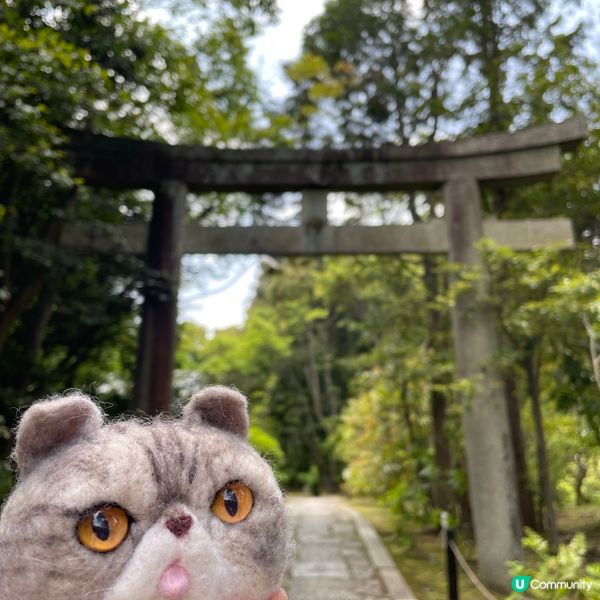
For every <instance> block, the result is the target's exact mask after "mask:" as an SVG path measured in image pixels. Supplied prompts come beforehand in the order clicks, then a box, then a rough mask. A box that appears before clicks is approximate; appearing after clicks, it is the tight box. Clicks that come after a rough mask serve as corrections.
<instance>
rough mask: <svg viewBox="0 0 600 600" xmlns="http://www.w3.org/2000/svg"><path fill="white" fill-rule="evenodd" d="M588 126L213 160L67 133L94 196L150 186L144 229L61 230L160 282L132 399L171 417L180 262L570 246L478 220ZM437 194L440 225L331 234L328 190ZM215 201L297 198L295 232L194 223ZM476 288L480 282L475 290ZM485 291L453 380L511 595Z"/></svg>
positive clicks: (509, 498)
mask: <svg viewBox="0 0 600 600" xmlns="http://www.w3.org/2000/svg"><path fill="white" fill-rule="evenodd" d="M585 131H586V125H585V121H584V120H583V119H581V118H574V119H571V120H569V121H566V122H564V123H561V124H551V125H545V126H541V127H536V128H531V129H528V130H523V131H519V132H517V133H513V134H504V133H502V134H493V135H487V136H482V137H479V138H473V139H468V140H461V141H457V142H444V143H431V144H425V145H421V146H414V147H406V146H401V147H397V146H385V147H381V148H364V149H344V150H333V149H323V150H306V149H300V150H294V149H279V148H277V149H276V148H264V149H242V150H232V149H217V148H206V147H194V146H171V145H167V144H163V143H157V142H148V141H139V140H129V139H120V138H110V137H106V136H100V135H94V134H90V133H85V132H75V131H73V132H71V142H70V144H69V146H68V152H69V153H70V154H71V157H72V161H73V164H74V166H75V171H76V174H77V175H78V176H81V177H83V178H84V180H85V181H86V183H87V184H88V185H91V186H99V187H106V188H112V189H142V188H144V189H150V190H153V191H154V195H155V199H154V204H153V213H152V219H151V223H150V226H149V227H148V226H146V225H145V224H140V225H128V226H125V225H123V226H120V227H117V228H116V229H115V231H114V234H113V235H107V234H106V230H104V231H103V232H98V231H96V230H95V229H94V228H93V227H89V226H87V227H84V226H82V225H74V226H71V227H69V228H67V229H65V232H64V235H63V240H62V241H63V244H65V245H68V246H71V247H77V248H86V249H88V250H90V249H91V250H96V251H101V252H112V251H115V250H118V251H121V252H123V251H125V252H133V253H137V254H143V253H144V252H145V253H146V264H147V266H148V268H149V269H150V270H152V271H153V272H155V273H158V274H159V277H158V280H159V281H160V285H154V286H150V285H149V286H147V287H146V291H145V302H144V308H143V320H142V326H141V329H140V343H139V349H138V372H137V376H136V384H135V394H134V395H135V402H136V406H137V407H138V408H142V409H144V410H146V411H148V412H158V411H163V410H168V409H169V406H170V401H171V383H172V370H173V363H174V358H173V357H174V349H175V331H176V314H177V290H178V283H179V265H180V259H181V256H182V254H184V253H216V254H227V253H235V254H273V255H283V256H295V255H321V254H401V253H448V254H449V257H450V260H451V261H453V262H456V263H459V264H462V265H468V266H477V265H480V264H481V257H480V255H479V252H478V250H477V247H476V243H477V241H478V240H479V239H480V238H482V237H484V236H486V237H491V238H493V239H495V240H497V241H498V242H500V243H502V244H506V245H509V246H511V247H512V248H515V249H520V250H523V249H527V248H532V247H534V246H539V245H543V244H548V243H563V244H571V243H572V233H571V227H570V223H569V222H568V221H567V220H565V219H550V220H535V221H534V220H518V221H496V220H484V219H483V218H482V209H481V201H480V198H481V196H480V193H481V188H482V187H493V186H506V185H509V184H522V183H529V182H532V181H538V180H541V179H546V178H548V177H550V176H552V175H553V174H554V173H556V172H558V171H559V170H560V167H561V153H562V152H563V151H566V150H569V149H571V148H572V147H574V146H575V145H576V144H577V143H579V142H580V141H581V140H582V139H583V137H584V135H585ZM440 188H441V190H442V196H443V200H444V202H445V207H446V208H445V210H446V212H445V217H444V219H441V220H436V221H434V222H431V223H427V224H415V225H410V226H379V227H368V226H341V227H332V226H329V225H328V224H327V205H326V193H324V191H332V190H346V191H392V190H393V191H399V190H427V189H440ZM188 191H191V192H207V191H224V192H227V191H242V192H284V191H303V192H304V197H303V211H302V225H301V226H299V227H266V226H263V227H258V226H257V227H199V226H197V225H192V224H187V223H186V222H185V216H186V194H187V193H188ZM479 285H480V286H481V287H484V286H485V283H483V282H482V283H480V284H479ZM482 291H485V289H483V290H482V289H481V288H480V289H479V290H477V291H471V292H467V293H464V294H462V295H461V296H459V298H458V299H457V301H456V304H455V306H454V308H453V333H454V343H455V349H456V360H457V371H458V373H457V374H458V376H459V377H461V378H471V379H473V380H474V381H475V382H476V391H475V393H474V395H473V397H470V398H468V399H465V403H464V417H463V427H464V434H465V447H466V454H467V468H468V478H469V493H470V501H471V506H472V511H473V523H474V532H475V540H476V544H477V552H478V562H479V570H480V573H481V575H482V577H483V578H484V580H485V581H487V582H488V583H490V584H491V585H494V586H496V587H498V588H505V587H506V586H507V584H508V580H507V576H506V569H505V561H507V560H512V559H516V558H518V557H519V556H520V533H521V528H520V518H519V509H518V501H517V493H516V488H515V486H516V477H515V470H514V458H513V452H512V446H511V443H510V432H509V423H508V415H507V408H506V405H505V401H504V397H503V393H502V389H501V385H500V380H499V376H498V373H497V372H496V370H495V368H494V364H493V361H494V358H495V353H496V351H497V349H498V345H497V340H496V326H495V323H494V319H493V315H492V314H491V312H490V311H489V309H488V308H487V307H486V306H485V305H482V304H480V303H478V302H477V296H478V295H479V293H480V292H482Z"/></svg>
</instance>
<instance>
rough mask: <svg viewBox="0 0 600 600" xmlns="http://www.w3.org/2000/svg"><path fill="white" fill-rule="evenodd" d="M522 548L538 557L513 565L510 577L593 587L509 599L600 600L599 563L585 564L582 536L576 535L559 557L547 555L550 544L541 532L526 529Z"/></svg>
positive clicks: (535, 592) (544, 591) (536, 591)
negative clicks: (525, 577)
mask: <svg viewBox="0 0 600 600" xmlns="http://www.w3.org/2000/svg"><path fill="white" fill-rule="evenodd" d="M523 547H524V548H525V549H526V550H528V551H529V552H530V553H531V554H532V555H533V556H534V557H535V558H534V560H533V561H532V562H531V563H521V562H511V563H509V572H510V574H511V576H513V577H514V576H516V575H525V576H528V575H533V579H538V580H540V581H557V582H558V581H562V582H573V583H575V582H580V581H585V582H589V583H591V584H592V587H591V589H590V591H589V592H588V591H587V590H586V589H582V590H577V589H570V590H569V589H533V588H531V587H530V588H529V589H528V590H527V593H526V594H523V593H520V592H514V593H512V594H511V595H510V596H508V598H507V600H525V599H526V598H543V599H544V600H558V599H560V598H568V599H569V600H584V599H585V600H600V563H593V564H589V565H585V563H584V558H585V553H586V539H585V535H584V534H583V533H577V534H575V535H574V536H573V538H572V539H571V541H570V542H569V543H568V544H561V545H560V546H559V548H558V553H557V554H556V556H553V555H551V554H550V553H549V552H548V542H547V541H546V540H545V539H544V538H543V537H541V536H540V535H539V534H538V533H536V532H534V531H532V530H530V529H527V533H526V535H525V537H524V538H523Z"/></svg>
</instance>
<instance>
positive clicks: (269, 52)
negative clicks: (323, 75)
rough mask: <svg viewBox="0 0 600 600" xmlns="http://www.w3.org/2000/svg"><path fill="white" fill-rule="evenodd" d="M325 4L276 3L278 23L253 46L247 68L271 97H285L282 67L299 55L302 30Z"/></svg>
mask: <svg viewBox="0 0 600 600" xmlns="http://www.w3.org/2000/svg"><path fill="white" fill-rule="evenodd" d="M324 4H325V0H302V1H301V2H299V1H298V0H279V7H280V19H279V22H278V23H277V24H275V25H271V26H270V27H267V28H266V29H265V31H264V32H263V33H262V35H260V36H258V37H257V38H256V40H255V41H254V42H253V44H252V52H251V55H250V64H251V66H252V67H253V68H254V70H255V71H256V73H257V75H258V77H259V79H260V81H261V83H262V86H263V89H265V90H266V91H267V92H268V93H269V94H270V95H271V96H272V97H274V98H282V97H283V96H285V95H286V94H287V93H288V91H289V87H288V85H287V84H286V83H285V79H284V76H283V64H284V63H286V62H290V61H291V60H293V59H294V58H296V57H298V56H299V55H300V47H301V45H302V32H303V30H304V27H306V25H307V24H308V22H309V21H310V20H311V19H313V18H314V17H315V16H317V15H318V14H320V13H321V12H322V11H323V6H324Z"/></svg>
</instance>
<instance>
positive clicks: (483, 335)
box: [443, 178, 521, 588]
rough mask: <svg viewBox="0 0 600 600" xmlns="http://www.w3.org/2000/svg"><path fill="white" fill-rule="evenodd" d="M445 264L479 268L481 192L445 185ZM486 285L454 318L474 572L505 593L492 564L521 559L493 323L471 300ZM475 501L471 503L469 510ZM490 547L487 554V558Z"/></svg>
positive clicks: (466, 297) (468, 185)
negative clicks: (464, 385)
mask: <svg viewBox="0 0 600 600" xmlns="http://www.w3.org/2000/svg"><path fill="white" fill-rule="evenodd" d="M443 196H444V201H445V205H446V220H447V225H448V238H449V241H450V260H451V261H452V262H454V263H459V264H462V265H465V266H475V267H476V266H481V265H482V261H481V256H480V254H479V251H478V250H477V242H478V240H479V239H481V238H482V237H483V221H482V215H481V201H480V194H479V184H478V182H477V181H476V180H474V179H466V178H465V179H451V180H450V181H448V182H447V183H446V184H445V185H444V188H443ZM485 287H486V286H485V280H482V281H480V282H478V285H477V286H476V289H473V290H470V291H469V292H468V293H463V294H461V295H459V296H458V297H457V299H456V302H455V305H454V307H453V311H452V328H453V337H454V346H455V352H456V363H457V374H458V376H459V377H460V378H465V379H466V378H468V379H469V380H471V381H472V382H473V384H474V386H475V390H474V393H473V394H472V395H469V396H468V397H467V398H465V399H464V400H463V402H464V406H463V411H464V412H463V430H464V436H465V449H466V456H467V471H468V474H469V477H468V479H469V497H470V498H471V510H472V513H473V530H474V533H475V542H476V546H477V548H478V559H479V564H478V567H479V571H480V573H481V576H482V577H483V578H484V580H486V581H491V582H494V583H496V586H497V587H499V588H500V587H501V586H500V585H499V584H501V583H504V585H505V586H507V585H508V581H507V580H506V568H505V566H504V565H503V564H501V563H500V561H498V556H519V555H520V539H519V538H520V536H521V523H520V514H519V510H518V495H517V489H516V477H515V466H514V456H513V449H512V445H511V441H510V440H511V434H510V430H509V422H508V412H507V407H506V401H505V398H504V393H503V389H502V386H501V381H500V378H499V375H498V372H497V369H496V367H495V365H494V360H495V358H496V354H497V352H498V342H497V338H496V326H497V325H496V322H495V316H494V315H493V314H492V312H491V310H489V309H488V308H487V307H486V306H485V305H484V304H482V303H481V301H478V299H477V296H479V297H485V296H486V295H487V294H486V292H487V290H486V289H485ZM473 499H476V501H475V502H473ZM486 547H488V548H489V549H490V550H485V548H486Z"/></svg>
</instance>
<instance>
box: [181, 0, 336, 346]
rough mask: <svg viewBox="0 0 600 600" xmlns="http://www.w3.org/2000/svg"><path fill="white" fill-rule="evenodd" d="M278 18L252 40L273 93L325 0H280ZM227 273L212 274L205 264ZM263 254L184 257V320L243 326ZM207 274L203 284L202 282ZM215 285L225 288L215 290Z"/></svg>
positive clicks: (263, 80) (279, 92) (254, 58)
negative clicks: (216, 275) (207, 270)
mask: <svg viewBox="0 0 600 600" xmlns="http://www.w3.org/2000/svg"><path fill="white" fill-rule="evenodd" d="M278 4H279V7H280V17H279V19H278V23H277V24H275V25H271V26H269V27H268V28H266V29H265V31H264V32H263V33H262V35H260V36H258V37H257V38H256V40H255V41H254V43H253V49H252V53H251V55H250V64H251V66H252V67H253V68H254V69H255V72H256V73H257V74H258V77H259V81H260V84H261V86H262V87H263V89H264V90H265V91H266V92H267V93H268V95H270V96H271V97H273V98H281V97H283V96H285V95H286V93H287V91H288V88H287V87H286V84H285V82H284V78H283V76H282V74H283V64H284V63H286V62H289V61H291V60H293V59H294V58H296V57H297V56H298V55H299V54H300V45H301V42H302V31H303V29H304V27H305V26H306V24H307V23H308V22H309V21H310V20H311V19H312V18H313V17H315V16H316V15H318V14H319V13H321V12H322V10H323V5H324V4H325V0H279V3H278ZM207 264H208V265H209V266H212V267H213V268H214V270H215V271H216V272H219V271H221V272H224V274H225V277H224V278H223V277H219V278H217V277H210V276H207V274H206V268H203V267H205V266H206V265H207ZM260 264H261V259H260V257H258V256H245V257H235V258H234V257H214V256H209V257H189V256H188V257H184V259H183V277H182V285H181V289H180V294H179V321H181V322H183V321H193V322H194V323H198V324H199V325H202V326H203V327H205V328H206V329H207V331H208V332H209V334H212V333H214V331H215V330H216V329H225V328H227V327H233V326H241V325H242V324H243V323H244V320H245V317H246V311H247V309H248V307H249V306H250V303H251V302H252V298H253V297H254V294H255V291H256V286H257V283H258V278H259V276H260V269H261V267H260ZM200 278H201V279H202V286H201V287H200V286H199V285H198V282H199V280H200ZM215 290H220V291H219V292H217V293H215Z"/></svg>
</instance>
